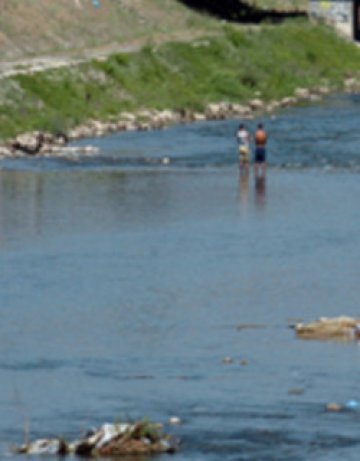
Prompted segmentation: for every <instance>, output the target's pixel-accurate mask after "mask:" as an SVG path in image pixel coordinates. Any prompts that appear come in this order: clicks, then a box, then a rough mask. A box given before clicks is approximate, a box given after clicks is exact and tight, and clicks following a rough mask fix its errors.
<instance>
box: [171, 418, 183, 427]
mask: <svg viewBox="0 0 360 461" xmlns="http://www.w3.org/2000/svg"><path fill="white" fill-rule="evenodd" d="M169 424H172V425H173V426H178V425H179V424H181V419H180V418H179V417H178V416H171V417H170V418H169Z"/></svg>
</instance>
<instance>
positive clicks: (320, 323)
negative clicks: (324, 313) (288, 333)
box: [295, 316, 360, 340]
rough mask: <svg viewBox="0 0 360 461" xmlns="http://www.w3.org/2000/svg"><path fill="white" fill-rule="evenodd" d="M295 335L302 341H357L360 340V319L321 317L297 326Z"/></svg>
mask: <svg viewBox="0 0 360 461" xmlns="http://www.w3.org/2000/svg"><path fill="white" fill-rule="evenodd" d="M295 333H296V336H297V337H298V338H301V339H320V340H327V339H333V340H356V339H360V319H357V318H352V317H346V316H340V317H335V318H327V317H321V318H320V319H319V320H316V321H313V322H310V323H307V324H303V323H298V324H296V325H295Z"/></svg>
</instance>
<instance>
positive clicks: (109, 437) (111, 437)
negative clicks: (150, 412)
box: [15, 421, 177, 457]
mask: <svg viewBox="0 0 360 461" xmlns="http://www.w3.org/2000/svg"><path fill="white" fill-rule="evenodd" d="M161 427H162V426H161V425H159V424H155V423H150V422H147V421H140V422H137V423H135V424H127V423H126V424H110V423H105V424H103V425H102V426H101V427H100V428H99V429H96V430H93V431H91V432H90V433H89V434H88V435H87V436H86V437H85V438H84V439H81V440H78V441H74V442H71V443H66V442H65V441H63V440H62V439H39V440H35V441H34V442H31V443H28V444H24V445H22V446H20V447H18V448H15V453H23V454H35V455H40V454H48V455H57V456H58V455H66V454H73V455H77V456H87V457H98V456H100V457H101V456H109V457H113V456H119V455H148V454H155V453H173V452H174V451H176V449H177V443H176V441H175V439H174V438H172V437H170V436H168V435H164V434H163V433H162V432H161V431H160V429H161Z"/></svg>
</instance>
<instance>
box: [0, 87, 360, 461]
mask: <svg viewBox="0 0 360 461" xmlns="http://www.w3.org/2000/svg"><path fill="white" fill-rule="evenodd" d="M359 104H360V100H359V98H358V97H357V96H352V95H347V96H336V97H331V98H329V99H327V100H326V101H325V102H324V103H323V104H320V105H318V106H316V107H303V108H297V109H290V110H287V111H284V112H281V113H280V114H278V115H277V116H276V117H272V118H265V119H262V121H263V122H265V125H266V128H267V129H268V131H269V135H270V143H269V166H270V167H269V171H268V175H267V178H266V181H264V182H259V181H255V178H254V177H253V174H252V173H251V174H250V175H249V177H242V178H240V177H239V172H238V169H237V164H236V146H235V145H234V138H233V135H234V131H235V129H236V126H237V124H238V121H236V120H233V121H223V122H208V123H199V124H193V125H183V126H176V127H172V128H169V129H167V130H163V131H159V132H149V133H126V134H121V135H120V134H116V135H112V136H109V137H106V138H102V139H97V140H85V141H82V142H81V143H82V144H89V143H91V144H96V145H98V146H99V147H100V154H99V155H98V156H95V157H91V158H84V159H82V158H71V159H56V160H54V159H36V158H28V159H22V160H19V159H17V160H4V161H2V162H1V164H0V300H1V306H2V309H1V315H2V318H1V322H0V370H1V381H0V390H1V393H0V395H1V400H0V403H1V407H2V415H3V417H2V418H1V421H0V441H1V443H0V449H1V453H2V455H0V456H1V457H3V458H5V457H6V453H7V451H8V448H9V446H10V445H11V444H12V443H20V442H21V441H22V439H23V427H24V421H26V420H29V422H30V431H31V436H32V437H34V438H35V437H42V436H46V437H47V436H54V435H63V436H65V437H67V438H68V439H74V438H77V437H78V436H79V435H80V434H81V432H82V431H84V430H86V429H88V428H89V427H91V426H96V425H100V424H102V423H103V422H105V421H114V420H119V419H120V420H127V419H128V418H131V419H135V418H139V417H144V416H146V417H148V418H150V419H152V420H157V421H160V422H165V423H166V421H167V420H168V418H169V417H170V416H172V415H177V416H179V417H180V418H181V419H182V421H183V424H182V425H181V426H179V427H168V426H166V429H167V430H169V431H170V432H171V433H173V434H174V435H176V436H179V437H180V438H181V440H182V445H181V450H180V452H179V453H178V454H176V455H175V457H176V458H174V459H178V460H179V461H182V460H192V461H193V460H207V461H211V460H214V461H215V460H216V461H220V460H221V461H223V460H224V461H227V460H228V461H230V460H254V461H255V460H256V461H258V460H267V461H268V460H271V459H274V460H275V459H276V460H309V459H314V460H315V459H316V460H327V461H328V460H338V459H346V460H353V459H354V460H355V459H357V458H358V450H359V446H360V438H359V432H358V426H359V422H360V413H357V412H346V413H339V414H330V413H326V412H325V411H324V406H325V404H326V403H328V402H331V401H335V402H345V401H347V400H349V399H359V400H360V395H359V390H358V370H359V361H360V350H359V347H358V345H357V344H356V343H348V344H342V343H340V344H339V343H330V342H325V343H320V342H310V341H306V342H304V341H299V340H296V339H295V337H294V334H293V330H291V329H290V328H288V324H289V323H292V322H294V320H296V319H303V320H312V319H314V318H317V317H319V316H323V315H325V316H336V315H340V314H347V315H351V316H356V315H359V309H358V299H359V291H360V288H359V282H358V280H359V277H358V274H359V269H360V263H359V261H360V245H359V244H360V234H359V228H360V211H359V206H358V203H357V202H358V197H359V196H360V182H359V166H360V150H359V137H360V135H359V131H358V129H357V127H358V126H359V122H360V115H359V113H360V112H359ZM256 122H257V120H256V121H253V122H249V127H250V128H251V129H254V128H255V126H256ZM164 158H166V159H167V161H166V162H164ZM244 325H249V326H251V325H252V326H253V327H251V328H242V326H244ZM224 357H232V359H233V363H231V364H224V363H223V359H224ZM163 458H164V461H166V460H167V459H168V458H169V457H168V456H164V457H163ZM40 459H46V458H40Z"/></svg>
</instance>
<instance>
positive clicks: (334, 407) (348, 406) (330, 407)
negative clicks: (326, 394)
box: [325, 400, 360, 413]
mask: <svg viewBox="0 0 360 461" xmlns="http://www.w3.org/2000/svg"><path fill="white" fill-rule="evenodd" d="M325 409H326V411H329V412H333V413H339V412H341V411H358V410H359V409H360V402H358V401H357V400H348V401H347V402H345V403H343V404H341V403H336V402H331V403H328V404H327V405H326V406H325Z"/></svg>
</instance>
